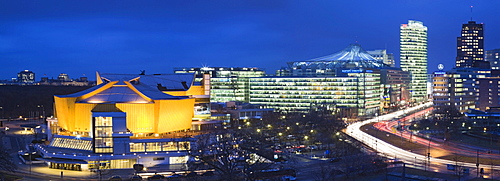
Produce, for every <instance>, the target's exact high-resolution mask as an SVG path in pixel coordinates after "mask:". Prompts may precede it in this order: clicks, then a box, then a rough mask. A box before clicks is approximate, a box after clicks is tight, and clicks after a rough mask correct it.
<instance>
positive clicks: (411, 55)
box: [400, 20, 427, 102]
mask: <svg viewBox="0 0 500 181" xmlns="http://www.w3.org/2000/svg"><path fill="white" fill-rule="evenodd" d="M400 62H401V69H403V71H408V72H410V73H411V78H412V81H411V84H410V96H411V99H412V101H413V102H421V101H424V100H425V99H426V97H427V27H426V26H424V24H423V23H422V22H420V21H413V20H409V21H408V24H402V25H401V28H400Z"/></svg>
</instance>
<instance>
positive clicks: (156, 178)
mask: <svg viewBox="0 0 500 181" xmlns="http://www.w3.org/2000/svg"><path fill="white" fill-rule="evenodd" d="M163 179H165V176H163V175H158V174H156V175H153V176H151V177H148V180H163Z"/></svg>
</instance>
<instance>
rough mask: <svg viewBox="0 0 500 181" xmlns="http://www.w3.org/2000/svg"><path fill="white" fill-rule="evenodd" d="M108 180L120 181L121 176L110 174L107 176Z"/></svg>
mask: <svg viewBox="0 0 500 181" xmlns="http://www.w3.org/2000/svg"><path fill="white" fill-rule="evenodd" d="M108 180H109V181H121V180H122V177H120V176H118V175H114V176H111V177H109V179H108Z"/></svg>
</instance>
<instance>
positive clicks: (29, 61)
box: [0, 0, 500, 81]
mask: <svg viewBox="0 0 500 181" xmlns="http://www.w3.org/2000/svg"><path fill="white" fill-rule="evenodd" d="M120 3H121V4H118V3H116V2H113V1H105V2H101V1H85V2H56V1H44V2H31V1H21V2H0V14H1V15H2V16H0V18H1V19H2V21H0V26H1V27H3V28H2V29H1V30H0V60H2V62H3V63H4V65H3V66H2V67H1V68H0V70H1V71H0V72H2V73H0V80H5V79H10V78H13V77H15V76H16V75H17V73H18V72H20V71H22V70H26V69H28V70H31V71H33V72H34V73H35V74H36V80H37V81H38V80H39V79H40V77H42V76H43V75H46V76H47V77H57V75H59V74H60V73H67V74H68V75H69V76H70V77H72V78H77V77H81V76H83V75H84V74H85V76H87V77H89V79H91V80H93V79H94V76H95V72H96V71H100V72H109V73H137V74H139V73H140V70H146V73H149V74H151V73H173V68H174V67H202V66H210V67H258V68H263V69H265V70H266V72H267V73H269V74H272V73H274V71H275V70H277V69H279V68H281V67H284V66H286V62H291V61H303V60H308V59H311V58H315V57H321V56H324V55H328V54H332V53H335V52H336V51H337V50H339V49H342V48H343V47H345V46H347V45H348V44H351V43H359V44H361V45H362V46H363V47H364V48H365V49H366V50H375V49H387V52H388V53H394V57H396V62H397V64H398V65H399V62H400V60H399V26H400V25H401V24H404V23H407V22H408V20H417V21H422V22H423V23H424V25H425V26H427V27H428V28H429V30H428V45H429V47H428V49H429V54H428V62H429V64H428V72H432V71H435V70H437V64H439V63H442V64H444V65H445V70H448V69H451V68H452V67H454V64H455V57H456V37H459V36H460V28H461V26H462V24H465V23H467V22H468V21H470V20H471V14H472V20H473V21H476V22H477V23H484V24H485V50H491V49H497V48H500V44H499V43H498V42H495V40H498V39H500V34H498V33H495V32H499V31H498V30H500V25H498V24H495V23H496V21H495V20H497V19H499V17H498V16H499V15H498V14H497V13H495V9H496V8H497V7H499V6H500V2H498V1H474V2H472V1H439V2H434V1H429V0H424V1H418V2H413V1H387V2H385V1H384V2H372V1H362V0H357V1H350V2H321V1H318V2H315V3H309V2H307V3H306V2H300V1H298V2H279V1H265V2H264V1H256V2H233V1H212V2H203V1H182V2H180V1H177V2H176V1H170V2H153V1H147V2H141V3H138V2H134V1H124V2H120ZM471 5H472V6H474V8H473V10H472V13H471V12H470V11H471V10H470V9H471V8H470V6H471ZM339 7H342V8H339Z"/></svg>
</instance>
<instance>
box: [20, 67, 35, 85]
mask: <svg viewBox="0 0 500 181" xmlns="http://www.w3.org/2000/svg"><path fill="white" fill-rule="evenodd" d="M17 82H20V83H34V82H35V73H33V72H32V71H30V70H23V71H21V72H19V73H17Z"/></svg>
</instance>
